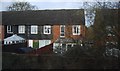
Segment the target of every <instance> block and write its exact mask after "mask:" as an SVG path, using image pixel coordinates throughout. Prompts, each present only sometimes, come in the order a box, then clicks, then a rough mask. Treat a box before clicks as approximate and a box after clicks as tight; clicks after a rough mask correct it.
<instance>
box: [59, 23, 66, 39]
mask: <svg viewBox="0 0 120 71" xmlns="http://www.w3.org/2000/svg"><path fill="white" fill-rule="evenodd" d="M60 37H65V25H61V26H60Z"/></svg>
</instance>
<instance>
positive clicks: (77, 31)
mask: <svg viewBox="0 0 120 71" xmlns="http://www.w3.org/2000/svg"><path fill="white" fill-rule="evenodd" d="M72 30H73V35H80V25H73V26H72Z"/></svg>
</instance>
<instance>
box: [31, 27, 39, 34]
mask: <svg viewBox="0 0 120 71" xmlns="http://www.w3.org/2000/svg"><path fill="white" fill-rule="evenodd" d="M33 28H35V30H36V31H33ZM31 34H38V26H37V25H31Z"/></svg>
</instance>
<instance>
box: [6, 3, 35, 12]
mask: <svg viewBox="0 0 120 71" xmlns="http://www.w3.org/2000/svg"><path fill="white" fill-rule="evenodd" d="M7 9H8V11H26V10H35V9H37V7H36V6H34V5H31V4H30V3H29V2H14V3H13V4H11V5H10V6H8V7H7Z"/></svg>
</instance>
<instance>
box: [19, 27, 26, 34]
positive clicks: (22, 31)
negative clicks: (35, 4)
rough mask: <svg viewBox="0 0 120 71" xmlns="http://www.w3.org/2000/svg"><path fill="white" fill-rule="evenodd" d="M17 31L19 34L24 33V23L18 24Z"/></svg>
mask: <svg viewBox="0 0 120 71" xmlns="http://www.w3.org/2000/svg"><path fill="white" fill-rule="evenodd" d="M18 32H19V33H20V34H24V33H25V26H24V25H20V26H18Z"/></svg>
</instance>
